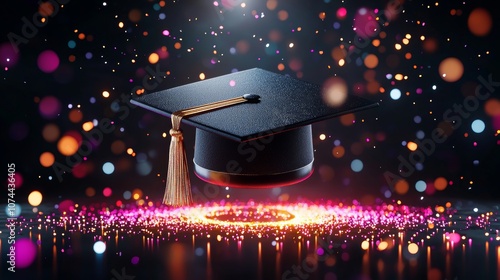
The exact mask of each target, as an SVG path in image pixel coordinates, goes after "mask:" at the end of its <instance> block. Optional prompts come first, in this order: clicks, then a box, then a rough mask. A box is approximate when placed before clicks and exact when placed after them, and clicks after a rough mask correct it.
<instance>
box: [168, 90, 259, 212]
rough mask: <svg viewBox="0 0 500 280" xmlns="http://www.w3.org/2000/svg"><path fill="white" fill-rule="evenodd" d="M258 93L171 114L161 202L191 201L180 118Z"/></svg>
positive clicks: (185, 203) (250, 98) (182, 203)
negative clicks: (165, 178) (169, 139)
mask: <svg viewBox="0 0 500 280" xmlns="http://www.w3.org/2000/svg"><path fill="white" fill-rule="evenodd" d="M258 99H259V96H258V95H254V94H245V95H244V96H242V97H236V98H231V99H227V100H222V101H217V102H213V103H208V104H205V105H200V106H196V107H192V108H189V109H185V110H179V111H176V112H174V113H173V114H172V129H170V136H171V142H170V151H169V156H168V170H167V183H166V188H165V195H164V196H163V203H164V204H166V205H171V206H175V207H178V206H188V205H191V204H192V203H193V197H192V194H191V182H190V180H189V169H188V165H187V159H186V149H185V148H184V143H183V136H182V131H181V129H180V126H181V121H182V118H184V117H188V116H193V115H196V114H201V113H205V112H208V111H212V110H216V109H220V108H224V107H228V106H231V105H235V104H239V103H243V102H247V101H254V102H255V101H256V100H258Z"/></svg>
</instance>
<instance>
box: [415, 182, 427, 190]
mask: <svg viewBox="0 0 500 280" xmlns="http://www.w3.org/2000/svg"><path fill="white" fill-rule="evenodd" d="M415 189H416V190H417V191H418V192H425V189H427V184H426V183H425V182H424V181H422V180H419V181H417V182H416V183H415Z"/></svg>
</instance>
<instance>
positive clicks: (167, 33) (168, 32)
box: [162, 30, 170, 36]
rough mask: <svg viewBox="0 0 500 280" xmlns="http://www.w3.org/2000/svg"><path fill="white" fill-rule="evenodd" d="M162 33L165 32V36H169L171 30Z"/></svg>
mask: <svg viewBox="0 0 500 280" xmlns="http://www.w3.org/2000/svg"><path fill="white" fill-rule="evenodd" d="M162 34H163V35H164V36H168V35H170V31H168V30H163V32H162Z"/></svg>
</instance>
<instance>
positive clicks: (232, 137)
mask: <svg viewBox="0 0 500 280" xmlns="http://www.w3.org/2000/svg"><path fill="white" fill-rule="evenodd" d="M334 86H335V84H333V87H331V86H328V88H325V86H319V85H316V84H313V83H309V82H305V81H302V80H299V79H296V78H293V77H290V76H286V75H281V74H277V73H273V72H269V71H266V70H263V69H259V68H253V69H249V70H244V71H239V72H234V73H231V74H227V75H223V76H219V77H215V78H210V79H206V80H203V81H197V82H194V83H190V84H186V85H182V86H178V87H174V88H170V89H166V90H162V91H158V92H154V93H150V94H145V95H142V96H138V97H135V98H133V99H132V100H131V103H133V104H135V105H137V106H140V107H143V108H145V109H148V110H151V111H153V112H156V113H158V114H160V115H163V116H167V117H170V118H171V121H172V129H171V130H170V135H171V144H170V151H169V164H168V170H167V182H166V190H165V195H164V198H163V203H164V204H167V205H172V206H183V205H189V204H191V203H192V196H191V184H190V180H189V170H188V163H187V160H186V153H185V148H184V145H183V141H182V140H183V136H182V132H181V130H180V125H181V123H185V124H188V125H191V126H194V127H195V128H196V136H195V147H194V160H193V161H194V173H195V174H196V176H198V177H199V178H200V179H202V180H204V181H207V182H209V183H212V184H215V185H220V186H228V187H236V188H270V187H279V186H287V185H292V184H296V183H298V182H300V181H303V180H305V179H307V178H308V177H309V176H310V175H311V174H312V172H313V161H314V154H313V143H312V129H311V124H313V123H315V122H319V121H322V120H327V119H330V118H333V117H337V116H340V115H343V114H347V113H352V112H356V111H359V110H364V109H368V108H372V107H375V106H378V104H377V103H376V102H373V101H370V100H367V99H364V98H361V97H358V96H354V95H349V94H347V88H346V87H345V90H344V92H342V91H338V89H337V91H338V92H336V89H335V87H334ZM332 89H333V90H332ZM332 97H333V98H332Z"/></svg>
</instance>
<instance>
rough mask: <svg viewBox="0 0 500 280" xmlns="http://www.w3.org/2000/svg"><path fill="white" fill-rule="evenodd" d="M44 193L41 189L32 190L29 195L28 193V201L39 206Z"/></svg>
mask: <svg viewBox="0 0 500 280" xmlns="http://www.w3.org/2000/svg"><path fill="white" fill-rule="evenodd" d="M42 198H43V196H42V193H41V192H39V191H32V192H31V193H30V194H29V195H28V203H29V204H30V205H31V206H34V207H36V206H38V205H40V204H41V203H42Z"/></svg>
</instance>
